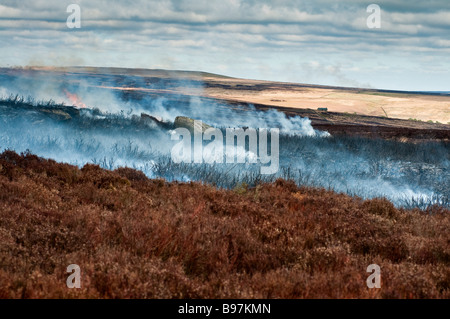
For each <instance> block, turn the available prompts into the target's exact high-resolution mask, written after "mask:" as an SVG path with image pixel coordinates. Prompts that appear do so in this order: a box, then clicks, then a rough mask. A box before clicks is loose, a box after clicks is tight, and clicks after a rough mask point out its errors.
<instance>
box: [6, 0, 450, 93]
mask: <svg viewBox="0 0 450 319" xmlns="http://www.w3.org/2000/svg"><path fill="white" fill-rule="evenodd" d="M72 3H74V4H78V5H79V6H80V8H81V28H79V29H78V28H73V29H70V28H68V27H67V24H66V21H67V18H68V16H69V15H70V13H67V11H66V9H67V6H68V5H69V4H72ZM372 3H374V4H377V5H379V7H380V8H381V28H373V29H371V28H368V26H367V18H368V17H369V16H370V14H371V13H368V12H367V11H366V9H367V6H368V5H369V4H372ZM0 48H1V49H0V66H29V65H57V66H69V65H89V66H117V67H139V68H164V69H177V70H178V69H179V70H199V71H207V72H212V73H219V74H224V75H229V76H236V77H242V78H253V79H267V80H279V81H290V82H300V83H312V84H325V85H341V86H359V87H372V88H382V89H400V90H422V91H450V1H449V0H429V1H423V0H389V1H387V0H386V1H385V0H383V1H359V0H343V1H336V0H333V1H332V0H302V1H294V0H278V1H276V0H275V1H274V0H272V1H261V0H258V1H256V0H250V1H244V0H193V1H185V0H180V1H177V0H162V1H144V0H136V1H131V0H130V1H110V0H108V1H106V0H103V1H91V0H87V1H84V0H68V1H65V0H25V1H16V0H0Z"/></svg>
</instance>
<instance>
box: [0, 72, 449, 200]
mask: <svg viewBox="0 0 450 319" xmlns="http://www.w3.org/2000/svg"><path fill="white" fill-rule="evenodd" d="M202 86H203V83H202V82H201V81H200V80H195V79H185V78H158V79H156V78H152V77H143V76H128V75H122V74H116V75H104V74H83V73H82V72H78V73H77V72H74V73H67V72H60V73H58V72H45V71H35V70H11V69H6V70H3V72H2V73H1V74H0V93H1V94H2V95H3V98H2V100H1V101H0V125H1V131H0V150H5V149H9V150H14V151H16V152H24V151H30V152H32V153H34V154H36V155H39V156H42V157H45V158H51V159H54V160H57V161H60V162H66V163H70V164H74V165H78V166H79V167H82V166H84V165H85V164H87V163H92V164H98V165H100V166H101V167H103V168H107V169H111V170H113V169H116V168H119V167H125V166H126V167H131V168H135V169H138V170H141V171H142V172H144V173H145V174H146V175H147V176H148V177H151V178H158V177H162V178H165V179H167V180H169V181H172V180H178V181H202V182H205V183H208V184H212V185H215V186H217V187H224V188H234V187H236V186H242V185H244V186H242V187H247V186H249V187H252V186H256V185H258V184H260V183H262V182H271V181H274V180H276V179H277V178H280V177H281V178H284V179H289V180H292V181H294V182H295V183H296V184H297V185H300V186H303V185H306V186H315V187H323V188H326V189H330V190H335V191H337V192H343V193H347V194H350V195H356V196H360V197H363V198H375V197H387V198H388V199H390V200H391V201H393V202H394V203H395V205H396V206H404V207H420V208H426V207H428V206H430V205H433V204H439V205H441V206H445V207H449V196H450V193H449V192H450V185H449V183H450V176H449V164H450V158H449V154H450V152H449V151H450V150H449V144H448V143H447V142H439V141H430V142H426V143H419V144H413V143H402V142H398V141H392V140H391V141H388V140H381V139H369V138H363V137H357V136H332V135H330V134H329V133H327V132H325V131H320V130H316V129H314V128H313V127H312V125H311V121H310V120H309V119H308V118H302V117H299V116H294V117H292V116H291V117H288V116H286V114H284V113H282V112H279V111H277V110H274V109H271V110H268V111H261V110H257V109H256V108H255V107H253V106H251V105H237V104H233V105H232V104H228V103H226V102H223V101H219V100H215V99H209V98H204V97H200V96H199V95H198V94H197V93H198V92H199V91H201V90H202ZM181 87H182V88H183V90H180V89H179V88H181ZM133 88H134V89H133ZM187 92H190V94H187ZM180 119H181V120H180ZM194 120H198V121H202V122H203V123H204V125H206V126H205V129H208V128H217V129H219V130H221V132H223V135H224V136H225V134H226V129H227V128H237V129H240V128H242V129H247V128H254V129H255V130H256V131H258V132H259V130H261V129H266V128H267V129H271V128H276V129H278V130H279V132H280V135H279V154H278V155H279V169H278V170H277V172H276V173H274V174H270V175H264V174H261V173H260V172H261V170H260V169H261V165H262V164H261V163H250V162H249V161H246V162H245V163H225V162H223V163H220V162H219V163H217V162H216V163H212V164H209V163H203V162H202V163H196V162H195V161H192V162H189V163H186V162H177V161H174V160H173V158H172V157H171V151H172V149H173V147H174V145H175V144H176V143H178V141H175V140H172V135H173V131H174V130H175V129H177V128H185V129H189V128H190V127H189V125H190V124H189V123H190V121H192V123H193V122H194ZM180 123H181V124H180ZM183 123H184V124H183ZM193 138H194V137H193ZM214 141H215V142H217V141H216V140H214ZM271 142H272V141H271V140H270V139H269V140H268V143H269V145H268V146H270V143H271ZM202 143H203V144H204V146H206V145H207V144H208V142H207V141H204V140H203V141H202ZM259 146H260V145H259ZM268 149H270V147H269V148H268ZM192 151H193V152H194V153H193V157H194V158H195V157H196V154H195V151H196V150H195V148H193V149H192ZM241 151H242V152H243V154H244V155H245V156H246V157H247V159H248V158H251V157H252V156H258V155H259V154H260V153H261V149H260V147H258V148H257V149H256V150H254V152H252V150H251V149H249V147H248V145H247V146H246V147H244V148H243V149H242V150H241ZM203 155H204V154H201V156H203Z"/></svg>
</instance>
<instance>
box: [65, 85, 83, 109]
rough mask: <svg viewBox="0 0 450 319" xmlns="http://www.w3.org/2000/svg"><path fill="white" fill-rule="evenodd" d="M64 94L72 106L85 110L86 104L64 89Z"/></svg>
mask: <svg viewBox="0 0 450 319" xmlns="http://www.w3.org/2000/svg"><path fill="white" fill-rule="evenodd" d="M64 94H66V96H67V98H68V99H69V100H70V102H72V104H73V105H75V106H76V107H79V108H82V109H84V108H87V106H86V104H84V103H83V102H81V99H80V98H79V97H78V96H77V95H76V94H73V93H70V92H69V91H67V90H66V89H64Z"/></svg>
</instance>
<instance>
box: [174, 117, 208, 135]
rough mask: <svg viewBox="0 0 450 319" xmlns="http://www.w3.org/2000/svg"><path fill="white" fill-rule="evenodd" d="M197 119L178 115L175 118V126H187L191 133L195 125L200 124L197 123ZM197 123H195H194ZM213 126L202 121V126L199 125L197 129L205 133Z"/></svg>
mask: <svg viewBox="0 0 450 319" xmlns="http://www.w3.org/2000/svg"><path fill="white" fill-rule="evenodd" d="M195 121H196V120H194V119H191V118H190V117H186V116H177V117H176V118H175V122H174V126H175V128H179V127H184V128H187V129H188V130H189V131H190V132H191V133H194V125H198V124H199V123H198V122H197V123H195ZM194 123H195V124H194ZM209 128H212V126H211V125H208V124H206V123H203V122H202V125H201V127H200V126H197V127H195V129H197V130H199V131H200V130H201V132H202V133H204V132H205V131H206V130H207V129H209Z"/></svg>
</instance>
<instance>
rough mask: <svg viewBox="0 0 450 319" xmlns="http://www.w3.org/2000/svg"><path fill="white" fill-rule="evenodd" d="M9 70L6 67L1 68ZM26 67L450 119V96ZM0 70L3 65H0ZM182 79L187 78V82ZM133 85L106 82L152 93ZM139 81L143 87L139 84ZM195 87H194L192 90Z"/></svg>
mask: <svg viewBox="0 0 450 319" xmlns="http://www.w3.org/2000/svg"><path fill="white" fill-rule="evenodd" d="M3 70H5V69H3ZM23 70H25V71H26V70H34V71H42V72H57V73H63V74H70V73H74V74H75V73H79V74H84V75H85V76H98V75H101V76H103V77H105V76H120V75H124V76H133V77H136V78H153V79H156V78H159V79H166V80H168V79H179V80H182V81H181V82H180V83H181V84H180V85H178V86H176V87H171V88H168V89H167V90H168V91H169V92H172V93H182V94H187V95H200V96H204V97H210V98H217V99H225V100H230V101H238V102H248V103H255V104H265V105H272V106H278V107H289V108H299V109H308V108H309V109H313V110H316V109H317V108H319V107H320V108H328V110H329V111H331V112H340V113H345V112H347V113H357V114H360V115H370V116H387V117H389V118H398V119H406V120H408V119H415V120H421V121H433V122H436V121H438V122H440V123H443V124H448V123H450V95H449V94H444V93H441V94H439V93H436V94H424V93H414V92H399V91H386V90H375V89H364V88H344V87H333V86H321V85H311V84H301V83H287V82H272V81H261V80H249V79H238V78H232V77H227V76H222V75H216V74H211V73H206V72H191V71H170V70H148V69H122V68H93V67H91V68H90V67H79V68H76V67H70V68H50V67H33V68H28V69H23ZM0 71H1V69H0ZM183 81H184V82H183ZM135 84H136V85H134V86H132V87H127V86H126V85H122V86H108V87H107V88H108V89H116V90H119V89H120V90H127V89H129V90H131V89H132V90H133V91H142V92H147V93H151V92H154V89H152V88H151V87H148V86H145V85H142V83H139V81H137V82H136V83H135ZM140 84H141V85H140ZM192 84H194V86H195V90H193V88H192V86H191V85H192Z"/></svg>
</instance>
